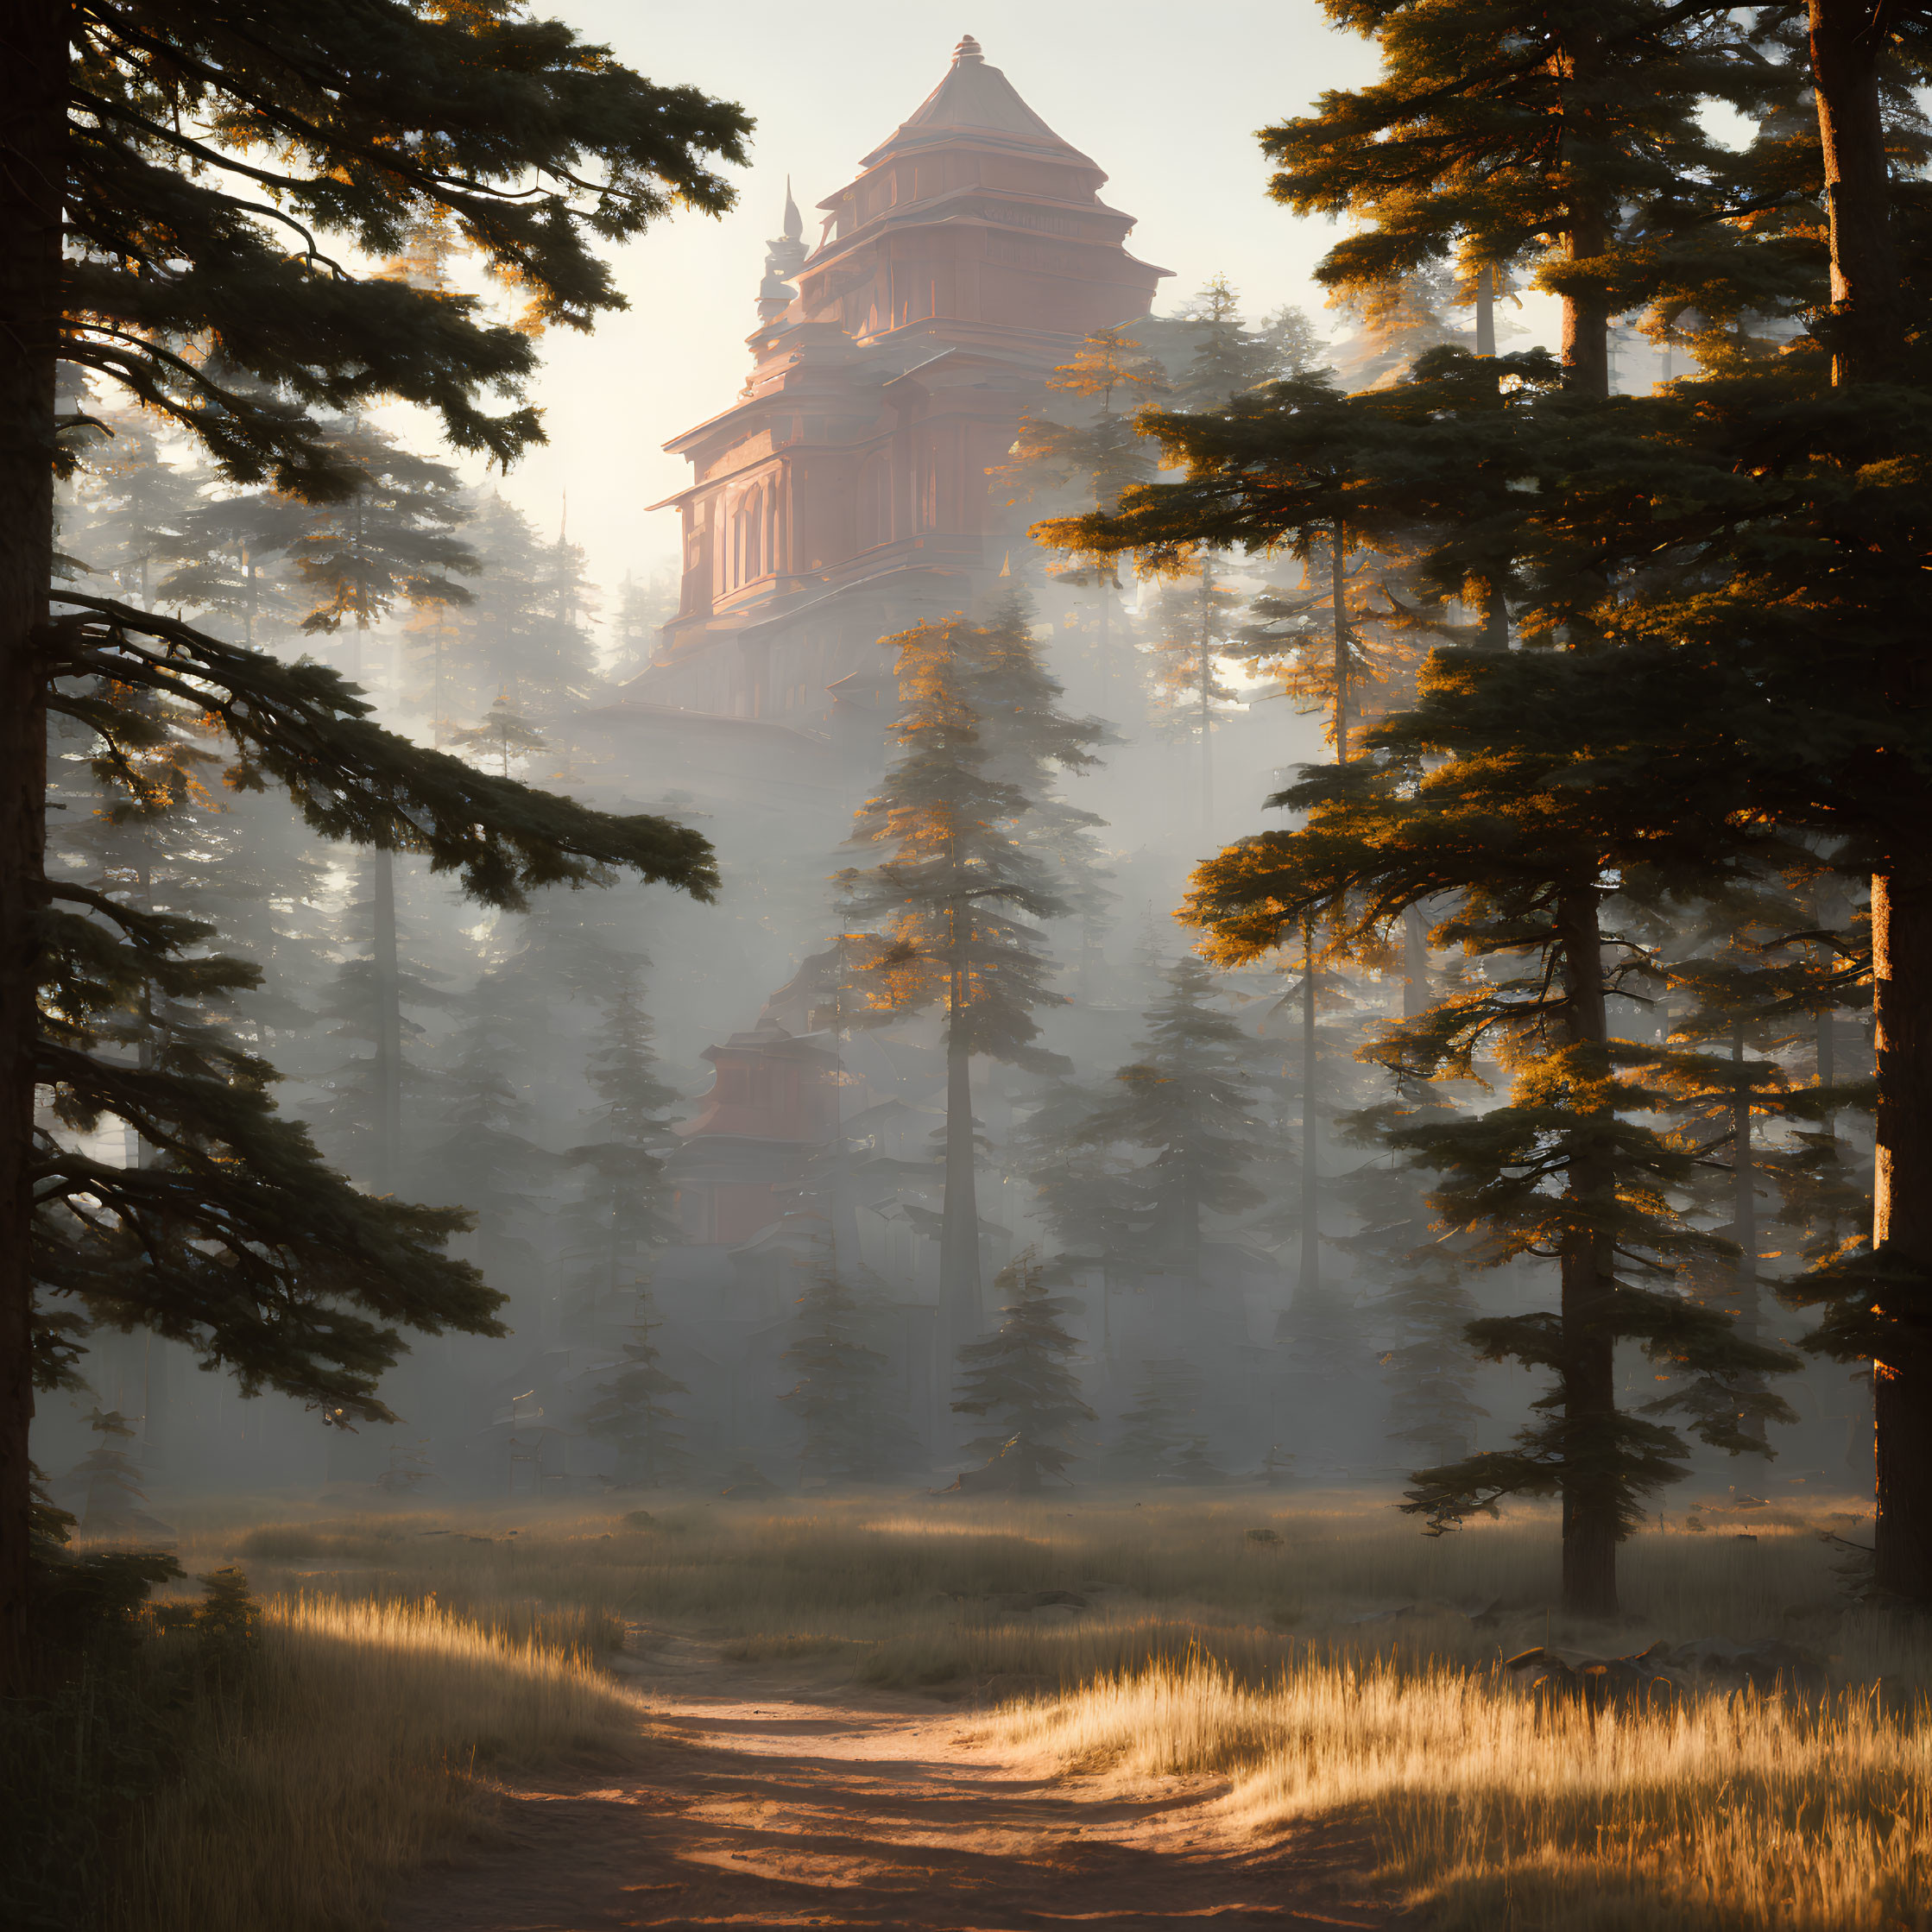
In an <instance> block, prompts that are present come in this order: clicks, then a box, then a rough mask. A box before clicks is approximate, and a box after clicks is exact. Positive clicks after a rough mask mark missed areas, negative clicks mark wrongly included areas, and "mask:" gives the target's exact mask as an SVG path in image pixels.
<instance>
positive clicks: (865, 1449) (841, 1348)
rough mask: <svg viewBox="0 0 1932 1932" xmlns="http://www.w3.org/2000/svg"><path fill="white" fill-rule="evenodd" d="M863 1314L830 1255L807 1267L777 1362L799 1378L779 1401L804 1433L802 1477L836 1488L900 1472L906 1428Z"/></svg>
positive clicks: (906, 1450)
mask: <svg viewBox="0 0 1932 1932" xmlns="http://www.w3.org/2000/svg"><path fill="white" fill-rule="evenodd" d="M864 1333H865V1316H864V1313H863V1310H862V1309H861V1308H860V1306H859V1304H858V1300H857V1298H856V1296H855V1295H854V1294H853V1292H852V1291H851V1290H850V1289H849V1287H847V1286H846V1285H845V1283H844V1282H843V1280H842V1279H840V1278H839V1274H838V1271H837V1267H836V1266H833V1265H832V1262H831V1258H830V1255H829V1254H827V1255H824V1256H823V1257H822V1258H821V1259H820V1260H819V1261H818V1265H817V1266H813V1267H812V1268H811V1279H809V1281H808V1282H807V1284H806V1285H805V1292H804V1293H803V1294H802V1295H800V1296H799V1316H798V1327H797V1329H796V1331H795V1332H794V1334H793V1335H792V1340H791V1342H790V1343H789V1344H788V1345H787V1347H786V1350H785V1354H783V1356H782V1357H780V1360H781V1361H784V1362H785V1363H786V1365H787V1366H788V1367H790V1369H791V1370H792V1373H795V1374H796V1375H797V1376H798V1378H799V1380H797V1382H795V1383H794V1384H793V1385H792V1387H791V1388H789V1389H787V1390H786V1392H785V1394H784V1396H783V1397H782V1398H780V1399H781V1400H783V1401H784V1402H786V1404H787V1405H789V1406H790V1408H791V1411H792V1415H793V1416H794V1417H797V1419H798V1421H799V1425H800V1427H801V1428H802V1430H803V1431H804V1438H803V1441H802V1442H801V1443H800V1445H799V1470H800V1473H801V1474H802V1475H803V1476H804V1477H805V1479H806V1480H807V1481H811V1480H812V1479H814V1478H816V1479H818V1481H824V1482H827V1483H830V1484H832V1485H834V1486H837V1485H841V1484H845V1483H854V1482H879V1481H884V1480H885V1479H886V1478H887V1477H889V1476H892V1475H893V1474H899V1473H900V1472H902V1471H903V1470H905V1469H906V1468H907V1467H908V1466H909V1465H910V1463H911V1462H912V1456H913V1455H914V1449H913V1443H912V1432H911V1430H909V1429H907V1427H906V1423H905V1420H904V1418H903V1417H901V1416H900V1412H899V1408H898V1405H897V1402H896V1401H895V1399H894V1398H893V1393H892V1392H891V1391H890V1390H889V1389H888V1388H887V1384H886V1376H887V1367H888V1364H887V1360H886V1358H885V1356H884V1355H882V1354H880V1352H879V1351H878V1350H877V1349H876V1348H868V1347H867V1345H866V1343H865V1341H864V1339H863V1336H864Z"/></svg>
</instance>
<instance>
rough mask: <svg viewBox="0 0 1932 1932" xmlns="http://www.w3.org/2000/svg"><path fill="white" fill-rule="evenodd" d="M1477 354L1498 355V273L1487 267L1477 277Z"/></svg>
mask: <svg viewBox="0 0 1932 1932" xmlns="http://www.w3.org/2000/svg"><path fill="white" fill-rule="evenodd" d="M1476 353H1477V355H1479V356H1493V355H1494V354H1495V353H1496V271H1495V270H1494V269H1493V268H1487V267H1486V268H1481V269H1480V270H1479V271H1478V272H1477V275H1476Z"/></svg>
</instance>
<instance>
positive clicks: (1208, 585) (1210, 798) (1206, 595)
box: [1200, 550, 1215, 834]
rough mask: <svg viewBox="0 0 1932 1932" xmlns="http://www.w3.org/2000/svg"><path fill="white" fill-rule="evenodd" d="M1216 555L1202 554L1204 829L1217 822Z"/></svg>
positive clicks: (1202, 768) (1209, 551)
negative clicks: (1215, 701) (1215, 699)
mask: <svg viewBox="0 0 1932 1932" xmlns="http://www.w3.org/2000/svg"><path fill="white" fill-rule="evenodd" d="M1214 568H1215V559H1214V552H1212V551H1211V550H1208V551H1203V552H1202V554H1201V663H1200V685H1201V830H1202V831H1203V834H1205V833H1207V832H1208V831H1209V830H1212V829H1213V826H1214V822H1215V744H1214V691H1215V577H1214Z"/></svg>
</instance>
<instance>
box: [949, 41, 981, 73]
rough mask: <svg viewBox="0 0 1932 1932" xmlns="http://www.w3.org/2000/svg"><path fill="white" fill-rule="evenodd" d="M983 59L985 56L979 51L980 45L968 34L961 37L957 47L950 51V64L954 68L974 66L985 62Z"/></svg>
mask: <svg viewBox="0 0 1932 1932" xmlns="http://www.w3.org/2000/svg"><path fill="white" fill-rule="evenodd" d="M985 58H986V55H985V54H984V53H983V52H982V50H981V47H980V43H979V42H978V41H975V39H974V38H973V36H972V35H970V34H963V35H960V39H959V45H958V46H957V47H955V48H954V49H953V50H952V64H953V65H954V66H956V67H963V66H969V65H974V64H976V63H977V62H979V61H982V60H985Z"/></svg>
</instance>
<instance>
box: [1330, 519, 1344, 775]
mask: <svg viewBox="0 0 1932 1932" xmlns="http://www.w3.org/2000/svg"><path fill="white" fill-rule="evenodd" d="M1329 534H1330V543H1329V604H1330V605H1331V606H1332V607H1333V608H1332V616H1333V618H1334V631H1335V763H1336V764H1338V765H1346V764H1347V763H1348V566H1347V556H1348V528H1347V527H1346V526H1345V525H1344V524H1343V522H1342V519H1341V518H1340V517H1339V516H1338V517H1337V518H1336V519H1335V528H1334V529H1333V531H1331V532H1330V533H1329Z"/></svg>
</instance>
